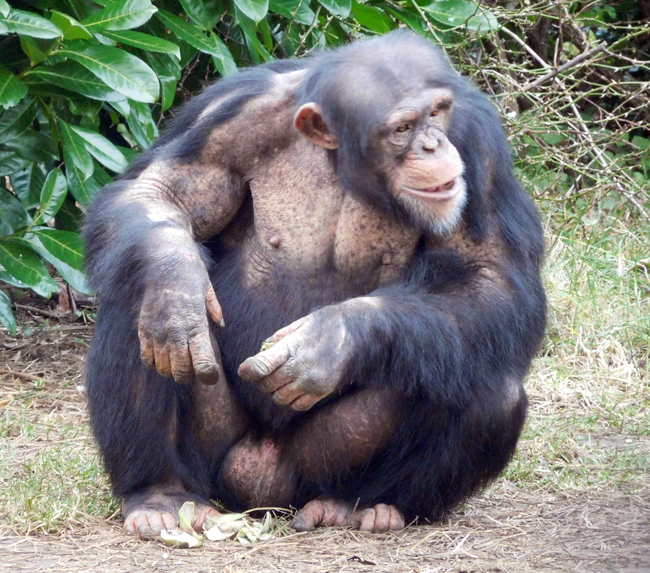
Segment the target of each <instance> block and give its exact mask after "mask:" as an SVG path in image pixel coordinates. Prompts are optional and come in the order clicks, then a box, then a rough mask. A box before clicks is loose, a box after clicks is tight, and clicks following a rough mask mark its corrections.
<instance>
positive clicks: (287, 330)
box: [265, 316, 307, 342]
mask: <svg viewBox="0 0 650 573" xmlns="http://www.w3.org/2000/svg"><path fill="white" fill-rule="evenodd" d="M306 321H307V317H306V316H303V317H302V318H299V319H298V320H295V321H294V322H292V323H291V324H289V325H287V326H283V327H282V328H281V329H280V330H278V331H276V332H275V333H274V334H273V336H271V337H269V338H267V339H266V341H265V342H278V341H280V340H282V339H283V338H284V337H285V336H287V335H288V334H291V333H292V332H295V331H296V330H298V329H299V328H300V327H301V326H302V325H303V324H305V322H306Z"/></svg>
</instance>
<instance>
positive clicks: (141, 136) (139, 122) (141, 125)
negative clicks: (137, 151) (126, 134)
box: [126, 102, 158, 149]
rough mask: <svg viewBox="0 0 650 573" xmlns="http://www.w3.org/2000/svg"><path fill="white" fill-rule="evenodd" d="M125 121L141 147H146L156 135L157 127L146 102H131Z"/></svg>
mask: <svg viewBox="0 0 650 573" xmlns="http://www.w3.org/2000/svg"><path fill="white" fill-rule="evenodd" d="M126 122H127V125H128V126H129V129H130V130H131V134H132V135H133V137H134V138H135V139H136V141H137V143H138V145H139V146H140V147H141V148H142V149H148V148H149V146H150V145H151V144H152V143H153V141H154V139H156V137H158V127H157V126H156V122H155V121H154V120H153V117H152V116H151V108H150V107H149V106H148V105H146V104H143V103H139V102H131V113H130V114H129V115H128V117H127V120H126Z"/></svg>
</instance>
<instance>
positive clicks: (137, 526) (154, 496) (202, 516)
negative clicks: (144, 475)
mask: <svg viewBox="0 0 650 573" xmlns="http://www.w3.org/2000/svg"><path fill="white" fill-rule="evenodd" d="M186 501H193V502H194V503H195V506H194V519H193V520H192V527H193V528H194V529H195V530H196V531H200V530H201V528H202V526H203V524H204V523H205V521H206V520H207V518H208V517H210V516H211V515H218V514H219V512H218V511H217V510H216V509H215V508H214V507H213V506H211V505H210V504H209V503H208V502H206V501H205V500H203V499H201V498H199V497H198V496H196V495H192V494H190V493H188V492H186V491H185V490H184V489H183V488H182V486H180V485H176V484H173V485H172V484H161V485H156V486H151V487H148V488H146V489H143V490H140V491H138V492H137V493H134V494H132V495H130V496H128V497H126V498H125V499H124V502H123V503H122V513H123V514H124V529H126V531H127V533H130V534H131V535H139V536H140V537H143V538H145V539H146V538H151V537H155V536H157V535H160V532H161V531H162V530H163V529H174V528H175V527H178V524H179V518H178V512H179V511H180V509H181V507H183V504H184V503H185V502H186Z"/></svg>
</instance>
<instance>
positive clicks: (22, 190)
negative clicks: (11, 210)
mask: <svg viewBox="0 0 650 573" xmlns="http://www.w3.org/2000/svg"><path fill="white" fill-rule="evenodd" d="M9 180H10V181H11V186H12V188H13V190H14V191H15V193H16V195H18V198H19V199H20V202H21V203H22V204H23V207H25V209H33V208H34V207H37V206H38V205H39V204H40V200H41V189H42V188H43V184H44V183H45V170H44V169H43V166H42V165H41V164H40V163H30V164H29V165H28V166H27V168H26V169H24V170H22V171H19V172H18V173H14V174H13V175H12V176H11V177H10V178H9Z"/></svg>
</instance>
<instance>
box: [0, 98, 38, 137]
mask: <svg viewBox="0 0 650 573" xmlns="http://www.w3.org/2000/svg"><path fill="white" fill-rule="evenodd" d="M37 111H38V107H37V105H36V100H32V101H29V100H28V99H24V100H23V101H21V102H20V103H19V104H18V105H15V106H14V107H12V108H10V109H8V110H7V111H4V112H3V113H1V114H0V143H6V142H7V141H11V140H12V139H13V138H14V137H18V136H19V135H20V134H21V133H23V132H24V131H25V130H26V129H27V128H28V127H30V126H31V125H32V123H33V122H34V118H35V117H36V112H37Z"/></svg>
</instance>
